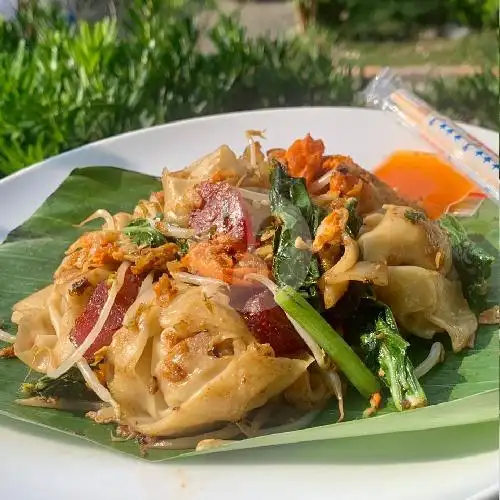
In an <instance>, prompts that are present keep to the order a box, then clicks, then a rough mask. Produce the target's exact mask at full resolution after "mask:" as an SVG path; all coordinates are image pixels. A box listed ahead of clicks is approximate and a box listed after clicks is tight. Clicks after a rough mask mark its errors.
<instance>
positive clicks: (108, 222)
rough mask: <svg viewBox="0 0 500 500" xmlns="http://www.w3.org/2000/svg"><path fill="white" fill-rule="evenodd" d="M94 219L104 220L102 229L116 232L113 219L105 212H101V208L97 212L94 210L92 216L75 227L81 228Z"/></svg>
mask: <svg viewBox="0 0 500 500" xmlns="http://www.w3.org/2000/svg"><path fill="white" fill-rule="evenodd" d="M94 219H104V221H105V224H104V226H103V229H109V230H111V231H116V225H115V220H114V219H113V216H112V215H111V214H110V213H109V212H108V211H107V210H103V209H102V208H100V209H99V210H96V211H95V212H94V213H93V214H92V215H90V216H89V217H87V218H86V219H85V220H83V221H82V222H80V224H78V225H77V226H76V227H82V226H84V225H85V224H87V222H90V221H91V220H94Z"/></svg>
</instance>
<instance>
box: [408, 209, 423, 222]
mask: <svg viewBox="0 0 500 500" xmlns="http://www.w3.org/2000/svg"><path fill="white" fill-rule="evenodd" d="M405 218H406V219H408V220H409V221H410V222H411V223H412V224H418V223H419V222H422V221H424V220H426V219H427V216H426V215H425V214H424V212H421V211H420V210H415V209H414V208H408V209H406V210H405Z"/></svg>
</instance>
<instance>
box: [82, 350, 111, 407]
mask: <svg viewBox="0 0 500 500" xmlns="http://www.w3.org/2000/svg"><path fill="white" fill-rule="evenodd" d="M76 366H77V367H78V369H79V370H80V373H81V374H82V375H83V378H84V379H85V382H86V383H87V385H88V386H89V388H90V389H91V390H92V391H94V392H95V394H96V395H97V397H98V398H99V399H100V400H101V401H104V402H105V403H108V404H110V405H111V406H112V407H113V408H114V409H115V410H117V409H118V403H117V402H116V401H115V400H114V399H113V397H112V396H111V393H110V392H109V391H108V390H107V389H106V387H104V386H103V385H102V384H101V382H99V379H98V378H97V376H96V374H95V373H94V372H93V371H92V369H91V368H90V366H89V364H88V363H87V361H85V360H84V359H83V358H82V359H80V360H79V361H78V362H77V363H76Z"/></svg>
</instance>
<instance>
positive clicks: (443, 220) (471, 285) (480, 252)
mask: <svg viewBox="0 0 500 500" xmlns="http://www.w3.org/2000/svg"><path fill="white" fill-rule="evenodd" d="M438 223H439V225H440V226H441V227H442V228H443V229H444V230H445V231H446V232H447V233H448V237H449V238H450V243H451V248H452V253H453V265H454V266H455V269H456V271H457V273H458V276H459V277H460V281H461V283H462V289H463V292H464V295H465V297H466V299H467V300H468V302H469V304H470V305H471V306H476V305H480V304H481V301H482V300H483V299H484V297H485V295H486V293H487V291H488V289H487V288H488V287H487V282H486V281H487V279H488V278H489V277H490V275H491V267H492V265H493V262H494V260H495V258H494V257H493V256H492V255H490V254H489V253H488V252H486V250H484V249H482V248H481V247H480V246H479V245H477V244H476V243H474V242H473V241H472V240H471V239H470V238H469V236H468V234H467V231H466V230H465V228H464V227H463V226H462V224H460V222H459V221H458V220H457V219H456V218H455V217H453V216H452V215H443V216H442V217H440V218H439V220H438Z"/></svg>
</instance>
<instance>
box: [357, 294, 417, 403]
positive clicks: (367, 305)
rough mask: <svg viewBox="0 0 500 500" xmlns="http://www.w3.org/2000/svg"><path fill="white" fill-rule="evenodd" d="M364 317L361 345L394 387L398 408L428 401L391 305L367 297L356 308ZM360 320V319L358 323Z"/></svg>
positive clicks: (379, 373) (379, 372) (390, 385)
mask: <svg viewBox="0 0 500 500" xmlns="http://www.w3.org/2000/svg"><path fill="white" fill-rule="evenodd" d="M359 318H363V319H362V321H364V325H363V326H362V327H361V328H362V330H361V331H362V332H363V333H362V335H361V347H362V348H363V350H364V351H365V353H366V361H367V363H368V366H370V367H371V368H372V369H373V370H374V371H375V372H376V373H377V374H378V376H379V377H380V378H381V379H382V380H383V382H384V384H385V385H386V386H387V387H388V388H389V390H390V391H391V395H392V399H393V401H394V405H395V406H396V408H397V409H398V410H399V411H402V410H407V409H411V408H420V407H422V406H426V405H427V397H426V396H425V393H424V390H423V389H422V387H421V385H420V383H419V381H418V379H417V377H416V376H415V373H414V368H413V365H412V362H411V361H410V358H409V357H408V352H407V351H408V347H409V344H408V342H406V340H404V339H403V337H401V335H400V333H399V330H398V326H397V324H396V320H395V319H394V316H393V314H392V311H391V309H390V308H389V307H388V306H386V305H385V304H382V303H381V302H378V301H376V300H374V299H371V298H365V299H364V300H363V301H362V303H361V304H360V307H359V308H358V310H357V320H358V321H359ZM358 321H357V323H358Z"/></svg>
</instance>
